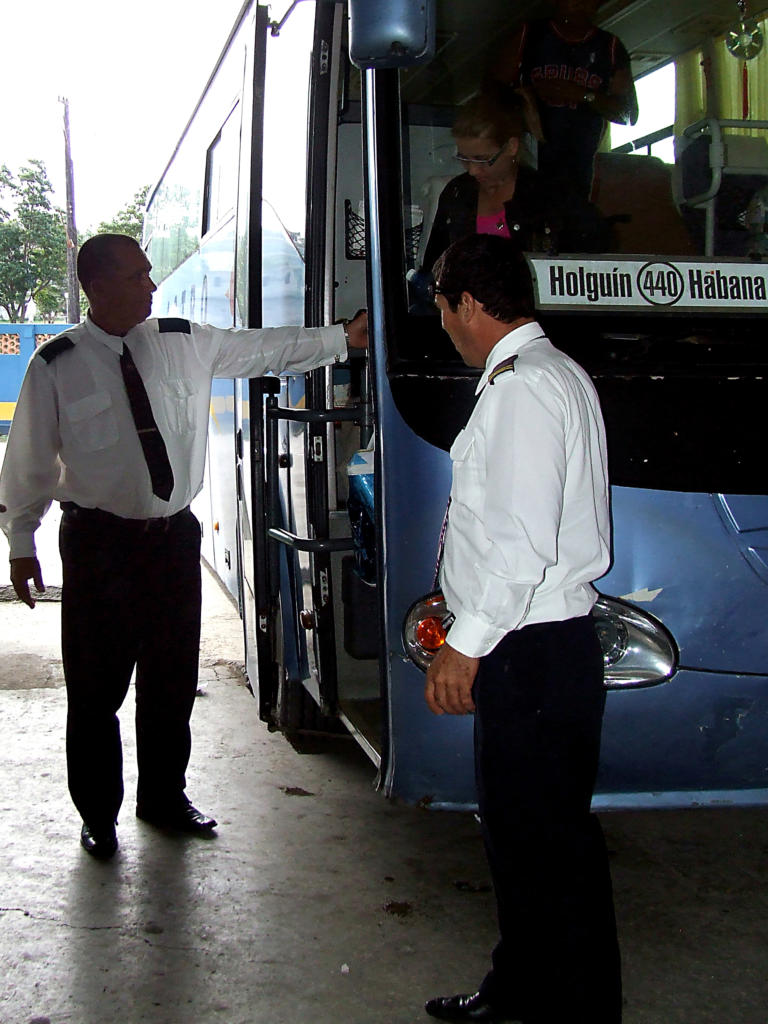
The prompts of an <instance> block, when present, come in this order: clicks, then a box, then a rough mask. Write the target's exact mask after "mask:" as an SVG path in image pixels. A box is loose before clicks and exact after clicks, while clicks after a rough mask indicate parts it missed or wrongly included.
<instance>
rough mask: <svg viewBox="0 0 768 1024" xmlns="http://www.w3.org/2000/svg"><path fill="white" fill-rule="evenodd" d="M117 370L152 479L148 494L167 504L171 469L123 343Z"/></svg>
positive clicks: (141, 382)
mask: <svg viewBox="0 0 768 1024" xmlns="http://www.w3.org/2000/svg"><path fill="white" fill-rule="evenodd" d="M120 369H121V370H122V371H123V380H124V381H125V390H126V391H127V392H128V401H129V403H130V406H131V413H132V415H133V422H134V423H135V424H136V431H137V432H138V435H139V440H140V441H141V447H142V449H143V451H144V458H145V459H146V460H147V468H148V469H149V475H150V478H151V480H152V493H153V494H156V495H157V496H158V498H162V499H163V501H168V499H169V498H170V496H171V491H172V490H173V470H172V469H171V463H170V461H169V459H168V451H167V449H166V447H165V441H164V440H163V435H162V434H161V433H160V431H159V430H158V428H157V423H156V422H155V417H154V416H153V415H152V406H151V405H150V404H149V397H148V395H147V389H146V388H145V387H144V381H143V380H142V379H141V374H140V373H139V371H138V370H137V369H136V363H134V361H133V356H132V355H131V353H130V350H129V349H128V346H127V345H125V344H124V345H123V354H122V355H121V356H120Z"/></svg>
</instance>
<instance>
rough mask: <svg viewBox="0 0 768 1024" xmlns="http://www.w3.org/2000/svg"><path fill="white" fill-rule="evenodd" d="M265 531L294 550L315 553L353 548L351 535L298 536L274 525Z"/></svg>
mask: <svg viewBox="0 0 768 1024" xmlns="http://www.w3.org/2000/svg"><path fill="white" fill-rule="evenodd" d="M267 532H268V534H269V538H270V540H274V541H277V542H278V543H279V544H285V546H286V547H289V548H293V549H294V550H295V551H309V552H311V553H312V554H315V555H316V554H321V553H325V552H331V551H352V550H354V541H353V540H352V538H351V537H298V536H297V535H296V534H295V533H289V532H288V530H282V529H279V528H278V527H275V526H273V527H270V529H269V530H268V531H267Z"/></svg>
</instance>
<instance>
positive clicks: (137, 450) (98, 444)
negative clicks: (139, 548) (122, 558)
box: [0, 316, 346, 558]
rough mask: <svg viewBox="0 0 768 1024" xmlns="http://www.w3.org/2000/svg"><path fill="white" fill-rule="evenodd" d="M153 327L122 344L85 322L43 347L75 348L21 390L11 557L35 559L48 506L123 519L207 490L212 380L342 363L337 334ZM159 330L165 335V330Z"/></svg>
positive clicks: (10, 485)
mask: <svg viewBox="0 0 768 1024" xmlns="http://www.w3.org/2000/svg"><path fill="white" fill-rule="evenodd" d="M184 323H185V321H170V322H166V323H164V322H163V321H162V320H156V319H152V320H146V321H144V322H143V323H141V324H138V325H137V326H136V327H134V328H132V329H131V330H130V331H129V332H128V334H126V336H125V338H120V337H115V336H114V335H110V334H107V333H106V332H105V331H102V330H101V328H99V327H97V326H96V324H94V323H93V321H92V320H91V319H90V316H89V317H88V318H87V319H86V320H85V322H84V323H81V324H79V325H78V326H77V327H73V328H72V329H71V330H69V331H65V332H63V333H62V334H59V335H57V336H56V338H55V339H54V340H52V341H50V342H48V343H47V344H48V345H59V346H61V345H62V344H64V343H63V342H62V339H69V340H70V341H71V342H72V343H73V346H72V347H71V348H69V347H68V348H66V350H64V351H61V352H59V354H57V355H56V356H54V357H53V358H52V359H51V360H50V362H46V360H45V359H44V358H43V355H41V353H43V352H44V349H45V347H46V346H41V347H40V349H38V351H37V352H35V354H34V355H33V356H32V359H31V360H30V363H29V366H28V367H27V373H26V376H25V378H24V382H23V384H22V387H21V391H20V394H19V400H18V403H17V406H16V412H15V414H14V418H13V424H12V427H11V432H10V436H9V438H8V442H7V449H6V454H5V460H4V463H3V468H2V473H1V474H0V503H1V504H4V505H5V506H6V507H7V510H8V511H7V512H6V513H5V514H3V515H0V525H2V528H3V531H4V532H5V534H6V536H7V537H8V541H9V544H10V556H11V558H21V557H25V556H34V554H35V544H34V533H35V530H36V529H37V527H38V526H39V525H40V520H41V519H42V517H43V515H44V514H45V512H46V510H47V509H48V507H49V505H50V503H51V500H52V499H53V500H57V501H74V502H76V503H77V504H78V505H81V506H83V507H85V508H100V509H103V510H104V511H106V512H111V513H113V514H114V515H118V516H123V517H125V518H127V519H150V518H154V517H156V516H169V515H173V514H174V513H175V512H178V511H180V510H181V509H183V508H185V507H186V506H187V505H189V503H190V501H191V500H192V499H193V498H194V497H195V495H196V494H197V493H198V491H199V490H200V488H201V487H202V483H203V472H204V468H205V447H206V439H207V429H208V412H209V406H210V398H211V380H212V378H213V377H259V376H262V375H263V374H265V373H268V372H274V373H279V372H281V371H282V370H285V369H288V368H290V369H291V370H295V371H297V372H302V371H304V370H312V369H315V368H316V367H318V366H322V365H324V364H326V363H329V362H332V361H333V360H334V359H339V358H345V356H346V343H345V339H344V331H343V329H342V328H341V327H323V328H315V329H310V328H304V327H274V328H265V329H263V330H222V329H220V328H218V327H209V326H207V325H199V324H190V325H189V332H188V333H187V332H186V331H182V330H171V331H169V330H167V328H168V326H179V325H183V324H184ZM160 325H163V328H164V329H163V330H162V331H161V330H160ZM123 344H126V345H128V347H129V349H130V350H131V354H132V356H133V359H134V362H135V363H136V366H137V367H138V370H139V373H140V374H141V377H142V380H143V382H144V386H145V388H146V391H147V394H148V396H149V400H150V404H151V406H152V411H153V414H154V417H155V420H156V422H157V426H158V428H159V430H160V433H161V434H162V436H163V439H164V441H165V444H166V448H167V450H168V458H169V459H170V462H171V467H172V469H173V479H174V485H173V492H172V494H171V497H170V500H169V501H163V499H162V498H158V497H157V496H156V495H155V494H153V493H152V484H151V480H150V476H149V470H148V468H147V463H146V460H145V458H144V453H143V450H142V447H141V443H140V441H139V436H138V434H137V433H136V426H135V424H134V421H133V416H132V414H131V409H130V405H129V403H128V396H127V393H126V390H125V385H124V383H123V377H122V373H121V369H120V354H121V353H122V350H123Z"/></svg>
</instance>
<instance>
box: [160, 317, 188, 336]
mask: <svg viewBox="0 0 768 1024" xmlns="http://www.w3.org/2000/svg"><path fill="white" fill-rule="evenodd" d="M157 329H158V331H159V332H160V333H161V334H191V333H192V327H191V325H190V323H189V320H182V319H181V317H177V316H165V317H160V318H159V319H158V321H157Z"/></svg>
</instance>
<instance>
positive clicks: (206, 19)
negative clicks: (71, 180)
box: [0, 0, 280, 229]
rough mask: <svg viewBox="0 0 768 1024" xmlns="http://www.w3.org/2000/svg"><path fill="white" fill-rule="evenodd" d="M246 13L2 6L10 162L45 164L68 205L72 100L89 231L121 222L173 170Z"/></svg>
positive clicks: (196, 7) (162, 6) (208, 4)
mask: <svg viewBox="0 0 768 1024" xmlns="http://www.w3.org/2000/svg"><path fill="white" fill-rule="evenodd" d="M278 6H280V4H278ZM241 7H242V0H131V2H130V3H129V4H118V3H115V2H114V0H26V2H23V0H0V34H1V35H2V38H3V39H4V40H5V46H4V47H3V50H4V52H3V62H2V67H3V85H2V89H0V163H4V164H7V165H8V166H9V167H10V168H11V170H12V171H13V172H16V171H17V170H18V169H19V167H20V166H21V165H22V164H24V163H26V162H27V161H28V160H29V159H32V158H37V159H41V160H42V161H43V162H44V163H45V165H46V168H47V170H48V174H49V177H50V179H51V182H52V183H53V185H54V188H55V189H56V195H55V202H56V203H57V204H58V205H59V206H61V207H64V205H65V191H64V135H63V111H64V108H63V106H62V105H61V103H59V101H58V98H59V96H67V97H68V98H69V104H70V131H71V141H72V159H73V162H74V171H75V213H76V217H77V225H78V228H81V229H84V228H87V227H92V228H95V227H96V226H97V225H98V223H99V221H102V220H108V219H110V218H112V217H113V216H114V215H115V214H116V213H117V212H118V211H119V210H120V209H121V208H122V207H123V206H124V205H125V204H126V203H127V202H129V201H130V200H131V199H132V198H133V195H134V194H135V193H136V192H137V191H138V189H139V188H141V186H142V185H146V184H152V183H154V181H155V180H156V179H157V178H158V177H159V175H160V174H161V172H162V171H163V169H164V167H165V164H166V163H167V161H168V158H169V157H170V155H171V150H172V147H173V146H174V145H175V143H176V141H177V140H178V137H179V135H180V134H181V132H182V130H183V128H184V126H185V125H186V123H187V121H188V119H189V116H190V114H191V113H192V109H193V107H194V105H195V103H196V102H197V100H198V99H199V97H200V94H201V93H202V90H203V88H204V86H205V83H206V82H207V80H208V76H209V74H210V72H211V70H212V68H213V65H214V63H215V61H216V59H217V58H218V56H219V54H220V52H221V50H222V49H223V46H224V43H225V42H226V39H227V36H228V35H229V31H230V29H231V27H232V25H233V24H234V22H235V18H236V17H237V14H238V12H239V11H240V9H241Z"/></svg>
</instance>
